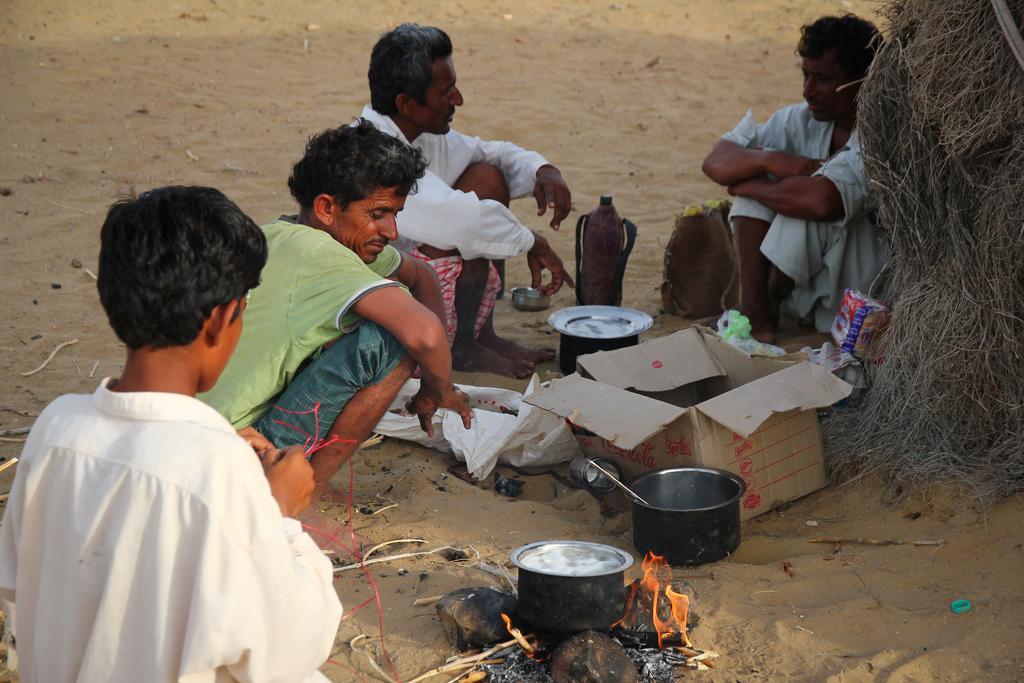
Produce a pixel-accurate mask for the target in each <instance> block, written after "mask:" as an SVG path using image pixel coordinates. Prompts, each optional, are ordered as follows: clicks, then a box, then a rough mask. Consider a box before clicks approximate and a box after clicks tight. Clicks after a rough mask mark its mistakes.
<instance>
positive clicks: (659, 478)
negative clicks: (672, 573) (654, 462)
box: [629, 467, 747, 565]
mask: <svg viewBox="0 0 1024 683" xmlns="http://www.w3.org/2000/svg"><path fill="white" fill-rule="evenodd" d="M629 488H630V489H631V490H632V491H633V492H634V493H636V494H637V495H638V496H640V497H641V498H643V499H644V500H645V501H647V503H648V504H647V505H644V504H642V503H639V502H637V501H636V500H633V501H632V505H633V545H634V546H636V550H637V552H638V553H639V554H641V555H646V554H647V553H648V552H652V553H654V554H655V555H661V556H663V557H664V558H665V559H666V560H667V561H668V563H669V564H674V565H697V564H704V563H706V562H715V561H717V560H721V559H722V558H724V557H726V556H727V555H729V554H730V553H732V552H733V551H734V550H736V548H738V547H739V545H740V499H741V498H743V494H744V492H746V490H747V484H746V482H744V481H743V480H742V479H741V478H740V477H738V476H737V475H735V474H733V473H732V472H727V471H725V470H719V469H715V468H712V467H677V468H674V469H667V470H659V471H657V472H650V473H648V474H644V475H642V476H640V477H638V478H637V479H635V480H633V481H632V482H631V483H630V484H629Z"/></svg>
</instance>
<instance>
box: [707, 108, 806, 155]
mask: <svg viewBox="0 0 1024 683" xmlns="http://www.w3.org/2000/svg"><path fill="white" fill-rule="evenodd" d="M799 111H800V110H799V109H798V108H797V107H796V106H789V107H783V108H782V109H780V110H778V111H777V112H775V113H774V114H772V115H771V116H769V117H768V120H767V121H765V122H764V123H757V122H755V121H754V113H753V112H752V111H751V110H749V109H748V110H747V113H746V115H744V117H743V118H742V119H740V122H739V123H737V124H736V126H735V127H734V128H733V129H732V130H731V131H729V132H728V133H726V134H725V135H723V136H722V139H723V140H728V141H730V142H734V143H736V144H737V145H739V146H741V147H746V148H747V149H756V148H760V149H773V150H780V151H792V150H793V149H795V148H797V147H799V144H800V141H801V140H802V138H803V137H804V136H805V133H804V132H803V124H802V122H801V120H800V116H799Z"/></svg>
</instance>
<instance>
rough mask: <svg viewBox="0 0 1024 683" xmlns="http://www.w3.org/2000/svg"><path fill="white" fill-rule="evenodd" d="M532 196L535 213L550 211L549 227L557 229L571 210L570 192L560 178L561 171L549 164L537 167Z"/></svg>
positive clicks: (563, 180) (540, 214)
mask: <svg viewBox="0 0 1024 683" xmlns="http://www.w3.org/2000/svg"><path fill="white" fill-rule="evenodd" d="M533 198H534V199H536V200H537V215H538V216H543V215H544V213H545V212H546V211H547V210H548V209H552V212H551V214H552V215H551V223H550V225H551V227H552V228H553V229H555V230H558V228H559V226H561V224H562V221H563V220H565V217H566V216H568V215H569V211H570V210H572V193H571V192H569V186H568V185H567V184H566V183H565V179H564V178H562V172H561V171H559V170H558V169H557V168H555V167H554V166H552V165H551V164H547V165H545V166H541V167H540V168H538V169H537V184H536V185H534V186H533Z"/></svg>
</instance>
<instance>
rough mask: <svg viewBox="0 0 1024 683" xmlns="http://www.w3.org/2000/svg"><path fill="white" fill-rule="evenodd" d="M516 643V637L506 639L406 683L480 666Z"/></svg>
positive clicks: (417, 682) (414, 682)
mask: <svg viewBox="0 0 1024 683" xmlns="http://www.w3.org/2000/svg"><path fill="white" fill-rule="evenodd" d="M516 645H517V643H516V640H515V638H513V639H512V640H506V641H505V642H504V643H498V644H497V645H495V646H494V647H492V648H490V649H489V650H484V651H483V652H481V653H479V654H475V655H470V656H469V657H462V658H461V659H456V660H453V661H451V662H447V663H446V664H442V665H441V666H438V667H435V668H433V669H431V670H430V671H427V672H425V673H422V674H420V675H419V676H417V677H416V678H413V679H410V680H408V681H406V683H419V682H420V681H424V680H426V679H428V678H431V677H432V676H437V675H439V674H445V673H449V672H451V671H458V670H459V669H465V668H472V667H474V666H478V665H480V664H482V663H483V662H484V661H486V660H488V659H490V658H492V657H494V656H495V655H497V656H500V655H499V654H498V653H499V652H501V651H503V650H505V649H506V648H511V647H515V646H516Z"/></svg>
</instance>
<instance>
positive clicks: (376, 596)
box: [302, 458, 402, 683]
mask: <svg viewBox="0 0 1024 683" xmlns="http://www.w3.org/2000/svg"><path fill="white" fill-rule="evenodd" d="M355 480H356V468H355V464H354V463H353V462H352V458H349V460H348V501H347V503H348V531H349V534H350V536H351V538H352V546H351V548H350V547H348V546H346V545H345V544H344V543H342V541H341V539H339V538H338V537H337V535H336V534H331V533H328V532H326V531H322V530H320V529H317V528H315V527H312V526H310V525H308V524H303V525H302V527H303V528H304V529H306V530H307V531H314V532H316V533H318V534H321V535H323V536H326V537H327V538H328V539H329V540H331V541H333V542H335V543H337V544H338V545H341V546H342V547H345V549H346V550H349V551H350V552H351V553H352V555H353V557H355V558H356V559H357V560H358V561H359V568H360V569H361V570H362V572H363V576H365V577H366V580H367V582H368V583H369V584H370V587H371V588H372V589H373V595H372V596H371V597H370V598H368V599H367V600H366V601H365V602H363V603H362V604H360V605H359V606H357V607H355V608H354V609H352V610H348V611H346V614H345V616H344V617H342V621H345V620H347V619H349V618H350V617H353V616H355V615H356V614H357V613H358V612H359V610H361V609H363V608H364V607H366V606H367V605H369V604H370V603H371V602H376V603H377V625H378V629H379V631H380V644H381V650H382V652H383V653H384V662H385V663H386V664H387V665H388V669H389V670H390V671H391V673H392V674H394V676H395V680H396V681H398V683H401V682H402V677H401V676H400V675H399V673H398V670H397V669H395V665H394V663H393V662H392V661H391V655H389V654H388V650H387V647H386V646H385V645H384V605H383V603H382V602H381V599H380V589H379V588H378V587H377V582H376V581H375V580H374V578H373V574H371V573H370V570H369V569H367V567H366V563H365V561H364V559H363V554H362V552H360V550H359V540H358V539H357V538H356V532H355V523H354V520H353V514H352V510H353V508H354V504H353V492H354V490H355Z"/></svg>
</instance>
